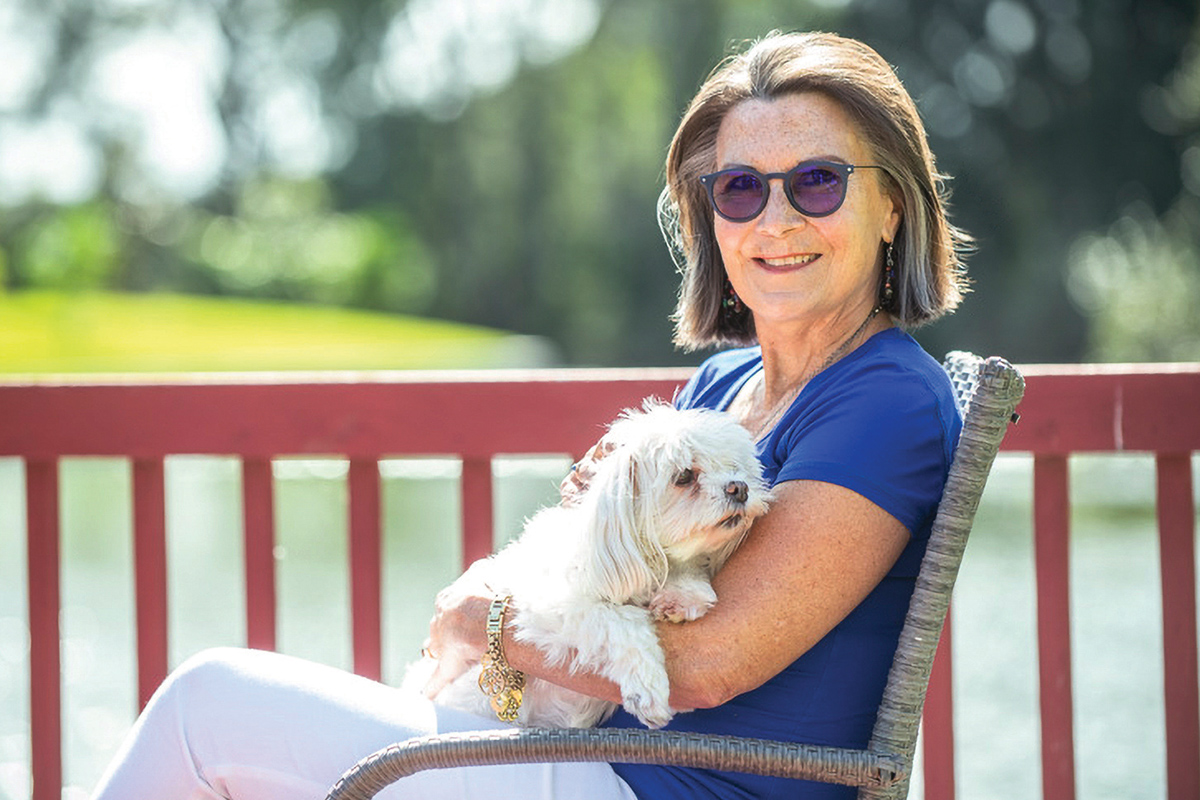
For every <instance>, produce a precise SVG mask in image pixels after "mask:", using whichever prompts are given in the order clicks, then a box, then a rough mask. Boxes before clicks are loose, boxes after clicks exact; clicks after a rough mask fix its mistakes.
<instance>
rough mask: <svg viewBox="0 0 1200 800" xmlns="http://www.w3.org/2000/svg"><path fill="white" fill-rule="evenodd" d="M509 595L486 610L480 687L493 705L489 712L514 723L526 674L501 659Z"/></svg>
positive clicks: (499, 598)
mask: <svg viewBox="0 0 1200 800" xmlns="http://www.w3.org/2000/svg"><path fill="white" fill-rule="evenodd" d="M510 600H512V595H511V594H510V595H506V596H504V597H496V598H495V599H494V600H492V605H491V606H490V607H489V608H488V618H487V637H488V645H487V651H486V652H485V653H484V654H483V658H482V659H480V661H479V663H480V666H482V667H483V670H482V671H481V672H480V673H479V688H480V689H482V690H483V693H484V694H486V695H487V696H488V697H489V698H490V699H491V702H492V710H493V711H495V712H496V716H497V717H498V718H499V719H500V720H501V721H502V722H513V721H514V720H516V718H517V710H518V709H519V708H520V707H521V699H522V697H523V695H524V691H523V690H524V689H525V673H524V672H521V670H519V669H513V668H512V667H510V666H509V665H508V661H507V660H506V659H505V658H504V612H505V611H506V610H507V609H508V603H509V601H510Z"/></svg>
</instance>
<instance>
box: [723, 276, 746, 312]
mask: <svg viewBox="0 0 1200 800" xmlns="http://www.w3.org/2000/svg"><path fill="white" fill-rule="evenodd" d="M721 305H722V306H723V307H724V308H725V313H727V314H735V315H736V314H741V313H742V312H743V311H745V310H746V306H744V305H743V304H742V298H740V297H738V294H737V292H736V291H734V289H733V284H732V283H730V282H729V278H726V279H725V299H724V300H722V301H721Z"/></svg>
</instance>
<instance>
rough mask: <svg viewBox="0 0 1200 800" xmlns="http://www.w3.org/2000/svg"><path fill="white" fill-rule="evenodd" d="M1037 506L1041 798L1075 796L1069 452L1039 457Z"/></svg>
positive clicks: (1058, 799)
mask: <svg viewBox="0 0 1200 800" xmlns="http://www.w3.org/2000/svg"><path fill="white" fill-rule="evenodd" d="M1033 509H1034V511H1033V530H1034V549H1035V552H1036V564H1037V617H1038V664H1039V672H1040V681H1039V686H1040V696H1041V712H1042V797H1044V798H1047V800H1049V799H1050V798H1053V799H1054V800H1073V798H1074V797H1075V746H1074V729H1073V721H1072V713H1073V712H1072V698H1071V612H1070V583H1069V567H1070V561H1069V559H1070V556H1069V549H1070V535H1069V534H1070V495H1069V492H1068V478H1067V458H1066V456H1064V455H1043V456H1036V457H1035V458H1034V460H1033Z"/></svg>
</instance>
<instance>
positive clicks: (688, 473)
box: [675, 469, 696, 486]
mask: <svg viewBox="0 0 1200 800" xmlns="http://www.w3.org/2000/svg"><path fill="white" fill-rule="evenodd" d="M694 480H696V470H694V469H685V470H680V472H679V474H678V475H676V476H675V485H676V486H687V485H688V484H689V483H691V482H692V481H694Z"/></svg>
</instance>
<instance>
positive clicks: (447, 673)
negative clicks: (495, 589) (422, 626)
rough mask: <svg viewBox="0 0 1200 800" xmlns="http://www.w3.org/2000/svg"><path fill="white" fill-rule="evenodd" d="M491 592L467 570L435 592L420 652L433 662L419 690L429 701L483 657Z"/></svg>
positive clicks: (485, 646) (485, 647)
mask: <svg viewBox="0 0 1200 800" xmlns="http://www.w3.org/2000/svg"><path fill="white" fill-rule="evenodd" d="M492 594H493V593H492V592H491V591H489V590H488V588H487V587H486V586H484V585H483V584H482V582H481V581H479V580H477V579H476V578H475V577H474V576H473V575H472V571H471V570H469V569H468V570H467V571H466V572H465V573H463V575H462V576H461V577H460V578H459V579H458V580H456V581H455V582H454V583H452V584H450V585H449V586H447V587H446V588H445V589H442V590H441V591H440V592H438V595H437V598H436V599H435V600H434V604H433V618H432V619H431V620H430V621H429V638H428V639H426V640H425V644H424V646H423V648H422V651H421V652H422V653H423V654H425V655H427V656H429V657H430V658H433V659H434V660H435V661H436V662H437V663H436V666H435V668H434V672H433V675H432V676H431V677H430V679H429V682H428V683H426V684H425V688H424V690H423V691H424V694H425V696H426V697H428V698H429V699H430V700H433V699H435V698H436V697H437V695H438V693H439V692H441V691H442V689H445V688H446V687H447V686H449V685H450V684H451V683H453V682H454V680H455V679H456V678H458V677H459V676H460V675H462V674H463V673H464V672H466V671H467V670H468V669H470V668H471V667H472V666H473V665H474V664H477V663H478V662H479V659H480V658H481V657H482V656H483V653H484V651H485V650H486V649H487V632H486V626H487V615H488V606H489V605H490V604H491V602H492Z"/></svg>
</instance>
